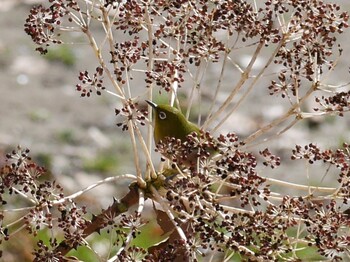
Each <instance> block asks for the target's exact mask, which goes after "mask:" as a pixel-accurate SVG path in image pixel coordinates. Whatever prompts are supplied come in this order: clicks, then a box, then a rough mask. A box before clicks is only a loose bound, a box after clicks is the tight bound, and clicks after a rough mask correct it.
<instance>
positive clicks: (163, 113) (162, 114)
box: [158, 111, 166, 120]
mask: <svg viewBox="0 0 350 262" xmlns="http://www.w3.org/2000/svg"><path fill="white" fill-rule="evenodd" d="M158 116H159V118H160V119H161V120H164V119H165V118H166V113H165V112H163V111H160V112H159V114H158Z"/></svg>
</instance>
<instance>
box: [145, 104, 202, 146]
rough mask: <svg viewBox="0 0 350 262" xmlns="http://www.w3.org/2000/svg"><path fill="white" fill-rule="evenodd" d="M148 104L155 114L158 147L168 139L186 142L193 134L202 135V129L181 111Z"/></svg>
mask: <svg viewBox="0 0 350 262" xmlns="http://www.w3.org/2000/svg"><path fill="white" fill-rule="evenodd" d="M146 102H147V103H148V104H149V105H150V106H151V107H152V108H153V111H154V113H155V116H154V127H153V128H154V142H155V144H156V145H157V144H158V143H159V142H160V141H161V140H162V141H164V139H165V138H166V137H174V138H176V139H180V140H181V141H182V142H184V141H185V140H186V137H187V136H188V135H189V134H191V133H193V132H195V133H196V134H198V135H199V134H200V128H199V127H198V126H197V125H196V124H193V123H192V122H190V121H188V120H187V119H186V117H185V116H184V115H183V114H182V113H181V111H180V110H179V109H177V108H175V107H172V106H170V105H165V104H162V105H157V104H156V103H154V102H152V101H149V100H146Z"/></svg>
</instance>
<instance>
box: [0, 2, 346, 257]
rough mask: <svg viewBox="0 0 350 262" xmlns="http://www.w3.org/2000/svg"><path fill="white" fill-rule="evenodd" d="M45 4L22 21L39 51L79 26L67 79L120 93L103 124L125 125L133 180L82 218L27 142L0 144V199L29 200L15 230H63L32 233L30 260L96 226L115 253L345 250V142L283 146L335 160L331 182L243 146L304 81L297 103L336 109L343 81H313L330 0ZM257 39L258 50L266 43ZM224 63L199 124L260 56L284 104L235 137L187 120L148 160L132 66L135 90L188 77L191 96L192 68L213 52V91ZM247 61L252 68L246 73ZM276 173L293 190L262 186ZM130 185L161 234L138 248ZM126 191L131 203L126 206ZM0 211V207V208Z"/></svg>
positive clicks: (326, 51)
mask: <svg viewBox="0 0 350 262" xmlns="http://www.w3.org/2000/svg"><path fill="white" fill-rule="evenodd" d="M48 5H49V6H48V7H43V6H42V5H39V6H36V7H33V8H32V10H31V11H30V14H29V16H28V19H27V20H26V23H25V32H26V33H27V34H28V35H30V36H31V38H32V40H33V41H34V43H36V44H37V45H38V48H37V50H38V51H39V52H40V53H43V54H44V53H45V52H46V50H47V48H49V47H50V45H51V44H62V43H63V40H62V34H63V33H65V32H67V31H75V32H76V31H78V32H81V33H82V34H83V35H84V36H86V39H87V42H88V44H89V45H90V47H91V48H92V49H93V51H94V54H96V60H97V62H98V66H97V69H96V72H95V73H94V74H90V73H89V72H87V71H83V72H81V73H80V75H79V80H80V83H79V84H78V85H76V87H77V90H78V91H79V92H80V94H81V96H87V97H89V96H90V95H91V94H92V93H93V92H96V94H98V95H100V94H102V93H101V91H102V90H105V89H106V90H108V92H110V93H111V92H115V97H117V98H118V99H120V102H121V104H122V105H123V106H122V108H118V109H115V114H116V115H117V116H118V117H121V118H122V120H120V121H119V120H118V123H117V126H118V127H121V129H122V130H123V131H128V132H130V135H131V137H132V138H133V139H131V141H132V148H133V150H134V151H133V152H134V160H135V161H134V162H135V170H136V171H135V172H136V175H137V183H132V184H130V187H129V188H130V192H129V193H128V194H127V195H126V196H125V197H124V198H123V199H121V200H114V201H113V204H112V205H111V206H110V207H109V208H107V209H106V210H102V211H101V213H100V214H98V215H96V216H93V218H92V219H91V221H88V220H87V219H86V218H85V214H87V213H88V212H89V211H88V210H87V209H86V208H84V207H80V206H79V205H78V204H77V203H75V202H74V201H73V200H72V199H69V201H68V199H63V194H62V188H61V187H60V186H58V185H57V183H55V182H38V180H37V179H38V178H39V177H40V176H41V175H42V174H43V173H44V172H45V171H44V169H42V168H41V167H38V166H37V165H35V164H34V163H33V162H31V161H30V158H29V157H28V151H27V150H22V149H18V150H17V151H14V152H13V153H12V154H10V155H8V157H7V158H8V160H7V161H8V162H7V164H6V165H5V166H4V167H3V168H2V171H1V181H0V192H1V194H0V200H1V202H2V205H3V206H6V205H8V202H9V199H11V198H13V196H14V195H18V196H22V197H24V198H25V199H29V200H30V201H31V202H32V203H33V206H32V207H30V208H29V209H28V212H27V213H26V214H25V215H24V216H23V217H22V218H21V221H22V222H23V223H24V225H25V228H26V229H27V232H28V233H29V234H33V235H36V234H37V233H38V232H39V231H40V230H42V229H43V228H49V229H50V230H54V229H59V230H58V231H60V232H61V236H63V240H59V239H61V238H59V237H56V234H52V237H51V239H50V240H49V241H48V243H44V242H43V241H42V240H39V241H38V243H37V249H36V251H34V257H35V260H36V261H46V260H45V259H51V260H53V261H54V260H56V261H60V260H62V259H63V257H65V255H66V254H67V253H68V252H69V251H70V250H71V249H73V248H77V247H78V246H84V245H89V243H88V241H86V237H87V236H89V235H90V234H92V233H94V232H98V233H100V231H101V230H102V229H104V228H106V229H107V232H108V233H111V232H114V233H116V239H114V240H112V241H111V242H112V245H111V246H113V247H114V248H115V250H113V252H114V251H115V253H114V254H109V255H110V256H112V255H113V256H114V257H113V259H115V260H116V261H118V260H119V261H133V260H143V261H198V260H200V257H201V256H206V257H209V259H211V258H213V257H214V256H215V257H218V260H220V259H221V260H222V261H224V260H226V261H228V260H230V258H232V257H233V256H238V257H240V258H241V259H242V261H276V260H279V259H280V260H289V261H291V260H293V261H300V260H301V259H302V258H300V256H299V254H298V252H297V251H298V250H299V249H308V248H316V249H317V252H318V253H319V254H320V255H322V256H324V257H327V258H329V259H332V260H334V261H336V260H341V259H342V258H344V257H345V256H348V257H349V256H350V252H349V247H350V237H349V226H350V224H349V215H348V214H347V212H344V210H346V209H347V205H348V204H349V203H348V202H349V197H350V190H349V188H350V153H349V152H350V147H349V145H348V144H346V143H344V145H343V147H342V148H338V149H333V150H330V149H325V150H322V149H321V148H320V147H318V146H316V145H315V144H309V145H306V146H301V145H297V146H296V147H295V149H293V151H292V155H291V159H292V161H305V162H306V163H307V164H308V165H310V166H311V167H312V165H316V164H323V165H324V166H325V169H326V170H327V172H326V173H327V174H331V175H333V174H335V175H334V177H335V179H334V180H336V181H337V183H338V184H337V185H336V186H334V188H330V187H328V186H327V187H322V185H321V186H319V187H313V186H305V185H296V184H291V183H288V182H286V181H278V182H276V179H275V180H273V179H269V178H268V177H265V176H263V171H264V172H266V170H269V171H271V169H274V170H276V169H277V170H279V168H280V167H281V166H282V163H281V162H282V161H281V157H280V156H278V155H274V154H273V153H272V152H273V150H271V149H270V148H266V149H263V150H257V151H258V152H259V154H260V156H259V157H257V156H256V155H255V154H253V153H252V152H250V151H249V150H247V146H251V144H250V143H251V142H252V141H254V140H255V139H258V138H260V137H261V136H262V135H264V134H269V133H268V132H269V131H270V130H271V129H273V128H276V129H277V130H282V131H280V132H279V133H280V134H283V132H284V131H285V130H287V129H285V127H284V126H283V125H282V124H283V123H284V122H285V121H286V120H290V119H294V122H293V124H292V125H290V126H289V128H291V127H293V125H294V124H295V123H297V122H298V121H301V120H302V119H303V117H302V116H303V113H304V112H303V108H304V105H305V101H306V100H307V99H308V98H310V96H311V94H315V93H314V92H315V91H317V92H320V93H321V95H319V94H318V93H316V94H315V99H316V102H317V104H318V105H319V107H317V108H315V109H314V111H315V112H312V113H308V114H315V115H321V116H323V115H338V116H343V115H345V114H346V113H347V112H348V111H349V108H350V106H349V105H350V104H349V94H350V93H349V91H344V90H340V89H336V88H335V89H333V90H332V92H333V93H332V94H327V95H326V94H325V93H324V92H322V91H323V90H324V89H327V88H326V85H325V83H324V79H323V76H324V75H326V73H327V74H329V73H331V72H333V71H334V70H335V68H336V65H337V61H338V60H337V59H338V57H339V56H341V55H342V53H343V50H342V48H341V47H340V46H338V45H337V36H338V35H339V34H342V33H343V32H344V30H345V29H346V28H347V27H348V24H347V22H348V19H349V16H348V14H347V13H346V12H343V11H342V10H341V8H340V7H339V6H338V5H336V4H334V3H325V2H323V1H321V0H283V1H282V0H265V1H253V0H252V1H249V0H246V1H245V0H238V1H228V0H227V1H216V0H213V1H203V0H197V1H194V0H189V1H163V0H157V1H136V0H131V1H112V0H106V1H102V0H101V1H92V2H91V1H86V0H79V1H78V0H77V1H74V0H50V1H49V3H48ZM93 26H100V28H101V30H104V31H103V32H105V38H104V39H103V40H102V42H98V41H97V38H95V37H94V34H93V30H92V28H93ZM242 50H248V52H247V53H249V54H251V59H250V61H249V63H248V65H247V66H246V67H242V66H241V65H239V62H237V59H236V58H237V57H238V56H239V55H240V53H243V51H242ZM103 51H105V52H103ZM264 52H270V53H271V55H270V56H269V57H266V56H264V55H263V53H264ZM258 58H259V59H262V60H264V61H265V64H264V66H263V67H262V69H261V70H260V71H258V70H259V69H258V67H257V68H255V63H256V61H257V60H258ZM228 63H231V64H232V65H233V66H234V67H235V68H237V70H239V73H237V79H238V80H237V83H235V85H233V84H232V85H231V83H230V85H229V86H230V87H231V86H232V90H229V94H228V95H227V96H226V94H225V95H224V94H223V96H225V98H224V101H220V105H217V106H218V107H219V109H218V110H217V111H212V112H210V114H209V117H208V119H207V120H206V124H208V125H210V124H212V123H213V122H214V121H213V119H215V120H216V119H220V120H221V119H226V118H225V116H224V115H223V114H224V113H223V112H225V111H230V110H231V109H232V106H231V105H232V104H235V102H236V101H235V100H234V98H236V97H238V99H237V101H239V102H238V103H237V104H240V103H241V102H242V100H244V99H245V98H246V97H249V96H248V94H249V93H250V92H251V91H252V90H254V88H253V87H254V85H255V84H256V83H258V81H259V80H260V79H261V78H262V76H265V75H268V72H267V70H268V69H269V70H272V71H277V72H276V74H273V78H272V79H271V84H270V85H269V86H268V88H267V89H268V90H266V92H267V93H269V94H270V95H278V96H281V97H282V98H287V99H288V100H283V102H285V101H287V103H286V104H288V106H289V108H288V109H287V110H286V112H285V114H283V115H282V116H281V117H280V118H277V119H275V120H273V121H272V122H271V123H266V125H265V126H263V127H261V129H260V130H258V131H256V132H255V133H253V134H251V135H250V136H249V137H247V138H246V139H244V140H242V139H240V138H239V137H238V136H237V135H236V134H234V133H229V134H220V135H218V137H215V138H214V137H213V136H212V135H210V133H208V132H201V133H200V134H195V133H194V134H190V135H189V136H188V137H187V140H186V141H181V140H176V139H175V138H171V137H170V138H167V139H165V140H164V141H162V142H161V143H160V144H158V145H157V146H156V151H158V152H160V153H161V154H162V155H163V160H164V162H165V160H169V161H170V164H171V165H170V166H171V169H170V168H163V169H160V170H156V169H155V167H154V165H153V162H152V158H151V156H150V155H151V153H152V151H150V150H149V147H150V140H149V139H148V140H147V141H148V142H149V143H147V142H145V140H146V139H145V140H143V137H142V132H140V130H139V128H141V126H143V125H144V124H145V123H146V117H147V113H146V112H145V111H143V110H141V109H140V108H139V106H138V104H137V103H136V102H135V101H137V100H139V99H140V96H141V94H140V93H141V92H140V91H139V89H136V88H134V86H135V85H136V84H135V83H138V85H139V83H140V82H136V81H134V80H135V79H142V81H145V89H144V90H145V92H147V94H148V97H147V98H148V99H151V98H152V94H154V93H155V92H153V90H157V91H158V92H162V91H163V90H164V91H166V95H168V96H169V98H174V96H176V95H177V92H178V88H181V89H186V88H190V90H189V92H188V94H189V100H190V101H191V102H192V101H193V96H194V95H193V94H194V93H195V92H197V91H198V94H199V95H201V94H212V93H213V88H212V87H211V88H210V89H207V90H206V89H205V87H206V84H204V80H205V79H207V78H208V71H207V68H209V67H211V66H213V65H215V66H214V67H215V68H216V67H217V68H218V69H219V70H217V72H220V73H218V75H215V76H212V77H211V78H215V79H216V78H218V84H217V87H216V88H217V89H216V90H215V91H214V92H215V94H214V97H215V98H218V93H219V92H220V90H221V89H220V88H221V85H222V82H223V80H224V78H225V77H230V74H232V72H233V71H232V70H228V68H229V67H228ZM253 68H254V70H257V71H258V72H257V73H256V72H254V73H252V70H253ZM276 68H277V69H276ZM213 72H214V71H213ZM91 75H92V76H91ZM105 79H108V81H109V83H108V84H107V83H104V81H103V80H105ZM229 79H233V78H229ZM210 80H212V79H210ZM229 81H230V80H229ZM110 88H114V90H113V91H111V90H110ZM186 94H187V93H186ZM241 94H242V95H241ZM240 95H241V97H240ZM170 100H171V99H170ZM218 101H219V99H217V101H213V105H215V102H218ZM213 108H215V106H213ZM231 112H232V110H231ZM218 127H219V125H218V126H216V129H215V130H217V129H218ZM135 130H136V132H134V131H135ZM150 130H151V129H149V131H150ZM138 145H141V148H142V150H138V149H139V147H138ZM147 149H148V151H147ZM142 156H143V157H144V159H145V161H146V162H147V165H146V168H145V169H146V171H145V172H143V171H142V170H143V169H142V168H141V163H140V162H139V159H140V158H142ZM261 158H263V159H262V160H261ZM166 163H167V162H166ZM166 163H164V165H165V166H166ZM260 166H262V168H265V169H263V171H262V169H261V168H260ZM267 167H270V168H267ZM267 172H268V171H267ZM149 174H151V175H149ZM135 180H136V179H135ZM274 183H275V184H274ZM276 186H280V187H284V188H288V189H289V187H296V188H297V189H298V190H304V191H303V193H302V194H296V195H287V194H285V193H284V192H283V193H278V192H275V191H274V187H276ZM305 192H306V193H305ZM143 195H145V196H146V198H149V199H151V200H152V201H153V202H154V203H155V202H156V203H157V204H159V205H160V206H161V207H162V210H160V209H159V207H158V206H157V207H156V205H154V208H153V212H154V213H153V214H154V219H155V220H156V221H157V224H158V225H159V228H160V229H161V230H162V231H163V234H164V236H166V237H164V238H163V241H162V242H160V243H158V244H154V245H152V246H151V247H148V248H141V247H139V246H136V245H133V244H132V243H133V242H132V241H133V240H134V239H135V238H137V237H138V236H139V232H141V231H142V229H143V228H142V226H143V225H144V224H145V220H143V213H142V208H143V207H144V205H143ZM136 203H139V205H138V211H137V212H135V213H132V212H130V213H128V214H126V213H125V212H126V211H128V210H129V208H130V207H131V206H132V205H135V204H136ZM53 210H55V212H53ZM6 215H7V213H1V217H0V218H1V221H3V220H4V217H5V216H6ZM11 230H12V228H11V224H9V225H6V224H4V223H2V224H1V234H2V239H3V240H9V239H10V236H11V235H12V234H13V232H12V231H11ZM111 235H113V234H111ZM90 248H92V247H90ZM113 252H112V253H113ZM111 259H112V258H111ZM101 260H102V259H101Z"/></svg>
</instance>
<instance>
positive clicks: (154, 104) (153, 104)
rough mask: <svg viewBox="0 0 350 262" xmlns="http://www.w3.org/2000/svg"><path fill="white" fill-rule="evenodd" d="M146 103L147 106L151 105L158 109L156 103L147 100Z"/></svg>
mask: <svg viewBox="0 0 350 262" xmlns="http://www.w3.org/2000/svg"><path fill="white" fill-rule="evenodd" d="M146 102H147V104H149V105H150V106H151V107H153V108H154V109H156V108H157V107H158V105H157V104H156V103H153V102H152V101H149V100H146Z"/></svg>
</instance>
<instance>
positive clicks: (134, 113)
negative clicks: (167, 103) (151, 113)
mask: <svg viewBox="0 0 350 262" xmlns="http://www.w3.org/2000/svg"><path fill="white" fill-rule="evenodd" d="M115 115H116V116H121V117H122V118H123V121H122V122H118V123H117V126H118V127H121V128H122V130H123V131H126V130H128V129H129V128H130V126H132V127H133V125H135V124H137V123H139V124H140V125H142V126H144V125H145V121H146V117H147V115H148V112H147V110H143V109H139V107H138V103H136V102H133V101H132V100H131V99H128V100H127V101H126V102H125V104H124V106H123V107H122V108H121V109H118V108H116V109H115Z"/></svg>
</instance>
